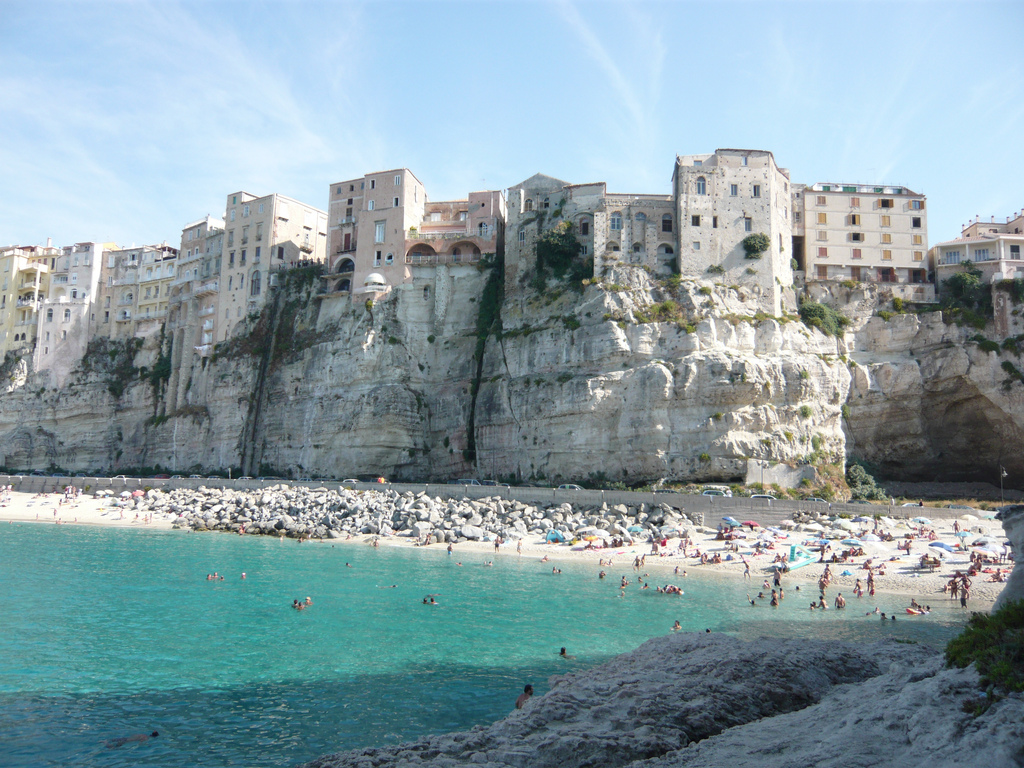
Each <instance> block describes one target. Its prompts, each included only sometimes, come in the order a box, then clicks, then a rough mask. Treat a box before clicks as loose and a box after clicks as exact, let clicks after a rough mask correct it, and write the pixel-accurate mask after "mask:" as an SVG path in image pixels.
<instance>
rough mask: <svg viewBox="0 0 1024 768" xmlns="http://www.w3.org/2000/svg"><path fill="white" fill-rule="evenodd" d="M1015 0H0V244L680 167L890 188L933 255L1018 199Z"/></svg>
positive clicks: (146, 236) (1023, 7)
mask: <svg viewBox="0 0 1024 768" xmlns="http://www.w3.org/2000/svg"><path fill="white" fill-rule="evenodd" d="M1022 29H1024V3H1021V2H1019V1H1018V2H1005V3H1002V2H970V3H968V2H961V3H925V2H909V3H908V2H866V3H840V2H827V1H826V0H818V1H817V2H811V3H802V2H786V3H767V2H715V3H696V2H656V3H645V2H628V3H626V2H583V1H580V0H577V2H568V1H566V2H539V1H537V2H529V1H525V0H520V1H519V2H498V1H496V0H495V1H491V2H488V1H487V0H477V1H476V2H454V1H453V2H407V3H398V2H364V3H343V2H330V3H322V2H321V3H310V2H276V3H266V4H264V3H260V2H215V1H212V0H211V1H209V2H204V3H181V4H178V3H171V2H154V3H144V2H107V3H92V2H74V3H53V2H45V1H40V0H35V2H26V3H22V2H9V1H8V0H0V178H2V183H0V244H22V245H28V244H33V243H42V242H45V240H46V238H47V237H52V238H53V239H54V242H55V243H56V244H66V243H71V242H75V241H81V240H101V241H105V240H113V241H116V242H118V243H120V244H122V245H130V244H131V243H133V242H134V243H139V244H141V243H149V242H160V241H163V240H165V239H166V240H168V241H169V242H171V243H172V244H176V243H177V242H178V239H179V237H180V231H181V228H182V227H183V226H184V225H185V224H187V223H188V222H190V221H193V220H195V219H198V218H201V217H202V216H204V215H205V214H207V213H213V214H215V215H222V213H223V206H224V199H225V196H226V195H227V194H228V193H229V192H233V191H237V190H240V189H244V190H246V191H249V192H253V193H255V194H261V195H262V194H267V193H270V192H280V193H282V194H286V195H290V196H292V197H296V198H298V199H300V200H302V201H304V202H308V203H311V204H313V205H316V206H317V207H321V208H323V207H326V204H327V194H328V188H329V185H330V183H331V182H333V181H339V180H342V179H347V178H352V177H355V176H361V175H362V174H364V173H368V172H371V171H375V170H384V169H389V168H394V167H402V166H405V167H408V168H410V169H412V170H413V172H414V173H415V174H416V175H417V176H418V177H419V178H420V180H421V181H423V183H424V184H425V185H426V187H427V190H428V194H429V195H430V197H431V198H432V199H434V200H441V199H450V198H456V197H463V196H465V194H466V192H468V191H470V190H476V189H485V188H487V189H494V188H506V187H508V186H511V185H513V184H516V183H517V182H519V181H521V180H523V179H525V178H527V177H528V176H530V175H532V174H534V173H536V172H538V171H540V172H543V173H546V174H549V175H552V176H557V177H558V178H562V179H565V180H567V181H570V182H574V183H580V182H585V181H601V180H604V181H607V182H608V188H609V190H611V191H614V192H636V193H668V192H669V179H670V175H671V172H672V167H673V161H674V157H675V155H676V154H695V153H701V152H712V151H714V150H715V148H717V147H743V148H757V149H770V150H771V151H773V152H774V154H775V158H776V161H777V162H778V163H779V165H781V166H784V167H788V168H789V169H790V171H791V177H792V179H793V180H794V181H797V182H804V183H813V182H815V181H863V182H885V183H893V184H902V185H905V186H908V187H910V188H911V189H913V190H915V191H921V192H924V193H925V194H927V195H928V197H929V239H930V241H931V242H932V243H934V242H938V241H940V240H945V239H949V238H951V237H954V236H956V235H957V234H958V233H959V228H960V225H961V224H962V223H964V222H966V221H967V220H968V219H969V218H971V217H973V216H974V215H975V214H979V215H981V216H982V217H986V218H987V217H988V216H990V215H995V216H997V217H1004V216H1006V215H1007V214H1011V213H1013V212H1015V211H1018V210H1020V209H1021V207H1024V184H1022V179H1024V152H1022V151H1021V139H1022V136H1024V44H1022V43H1021V38H1020V34H1021V30H1022Z"/></svg>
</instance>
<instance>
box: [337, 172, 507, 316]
mask: <svg viewBox="0 0 1024 768" xmlns="http://www.w3.org/2000/svg"><path fill="white" fill-rule="evenodd" d="M328 210H329V218H328V221H329V259H328V269H327V273H326V274H325V275H324V279H325V286H324V289H325V292H326V293H325V296H329V297H330V296H342V297H347V296H352V295H362V294H374V293H382V292H386V291H388V290H390V289H391V288H392V287H394V286H397V285H403V284H405V283H408V282H410V281H411V280H412V277H413V276H412V268H413V267H414V266H416V265H437V264H459V263H467V264H468V263H475V262H476V261H479V260H480V258H481V257H482V256H483V255H485V254H494V253H497V252H498V251H499V249H500V246H501V244H502V243H503V234H504V222H505V200H504V197H503V196H502V194H501V192H500V191H485V192H471V193H469V195H468V196H467V198H466V199H464V200H447V201H439V202H430V201H429V200H428V199H427V192H426V188H425V187H424V186H423V184H422V182H420V180H419V179H417V178H416V176H415V175H414V174H413V173H412V171H410V170H409V169H408V168H397V169H393V170H389V171H379V172H377V173H370V174H367V175H365V176H363V177H361V178H358V179H350V180H348V181H342V182H337V183H335V184H332V185H331V190H330V203H329V205H328Z"/></svg>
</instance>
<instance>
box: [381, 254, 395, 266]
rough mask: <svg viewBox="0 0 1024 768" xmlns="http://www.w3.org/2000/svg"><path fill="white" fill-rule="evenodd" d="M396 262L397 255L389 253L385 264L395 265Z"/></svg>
mask: <svg viewBox="0 0 1024 768" xmlns="http://www.w3.org/2000/svg"><path fill="white" fill-rule="evenodd" d="M394 262H395V254H393V253H389V254H388V255H387V256H385V257H384V263H385V264H393V263H394Z"/></svg>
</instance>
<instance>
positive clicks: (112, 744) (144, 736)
mask: <svg viewBox="0 0 1024 768" xmlns="http://www.w3.org/2000/svg"><path fill="white" fill-rule="evenodd" d="M159 735H160V733H159V732H157V731H153V732H152V733H138V734H136V735H134V736H122V737H121V738H120V739H114V740H113V741H108V742H107V749H116V748H117V747H123V746H124V745H125V744H130V743H132V742H142V741H149V740H150V739H155V738H156V737H157V736H159Z"/></svg>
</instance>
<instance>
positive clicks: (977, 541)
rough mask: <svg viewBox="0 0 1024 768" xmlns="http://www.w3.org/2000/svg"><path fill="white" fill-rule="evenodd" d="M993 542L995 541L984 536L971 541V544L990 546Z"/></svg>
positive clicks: (973, 545) (974, 545)
mask: <svg viewBox="0 0 1024 768" xmlns="http://www.w3.org/2000/svg"><path fill="white" fill-rule="evenodd" d="M992 543H993V542H992V539H984V538H982V539H975V540H974V541H972V542H971V546H972V547H987V546H989V545H990V544H992Z"/></svg>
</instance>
